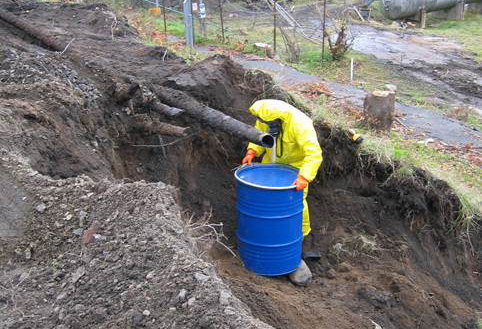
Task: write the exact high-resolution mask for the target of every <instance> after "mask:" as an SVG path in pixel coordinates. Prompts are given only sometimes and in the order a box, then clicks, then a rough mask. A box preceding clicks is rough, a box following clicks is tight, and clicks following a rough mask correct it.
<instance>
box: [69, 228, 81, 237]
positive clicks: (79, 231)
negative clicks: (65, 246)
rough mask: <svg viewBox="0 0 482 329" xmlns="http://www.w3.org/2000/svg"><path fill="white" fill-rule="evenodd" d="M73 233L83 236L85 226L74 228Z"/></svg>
mask: <svg viewBox="0 0 482 329" xmlns="http://www.w3.org/2000/svg"><path fill="white" fill-rule="evenodd" d="M72 233H73V234H74V235H77V236H81V235H82V233H84V229H83V228H77V229H75V230H73V231H72Z"/></svg>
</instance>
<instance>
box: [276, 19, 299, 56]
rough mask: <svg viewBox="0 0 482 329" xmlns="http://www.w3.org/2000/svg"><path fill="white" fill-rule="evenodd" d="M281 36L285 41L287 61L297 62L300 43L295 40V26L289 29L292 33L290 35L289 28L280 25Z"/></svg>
mask: <svg viewBox="0 0 482 329" xmlns="http://www.w3.org/2000/svg"><path fill="white" fill-rule="evenodd" d="M280 31H281V36H282V37H283V40H284V42H285V46H286V52H287V53H288V56H289V57H288V61H289V62H291V63H298V62H299V61H300V54H301V51H300V45H299V42H298V41H297V40H296V28H294V29H291V32H292V34H291V35H290V29H288V28H283V27H280Z"/></svg>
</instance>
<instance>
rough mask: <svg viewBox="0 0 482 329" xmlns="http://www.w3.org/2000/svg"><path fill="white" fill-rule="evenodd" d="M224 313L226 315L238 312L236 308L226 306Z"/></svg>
mask: <svg viewBox="0 0 482 329" xmlns="http://www.w3.org/2000/svg"><path fill="white" fill-rule="evenodd" d="M224 314H226V315H235V314H236V310H235V309H234V308H232V307H229V306H228V307H226V308H225V309H224Z"/></svg>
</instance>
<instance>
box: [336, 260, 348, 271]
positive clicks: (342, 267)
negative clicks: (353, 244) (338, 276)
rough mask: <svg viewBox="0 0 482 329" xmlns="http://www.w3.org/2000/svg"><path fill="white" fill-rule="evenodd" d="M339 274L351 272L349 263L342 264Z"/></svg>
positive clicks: (339, 267) (338, 268) (339, 266)
mask: <svg viewBox="0 0 482 329" xmlns="http://www.w3.org/2000/svg"><path fill="white" fill-rule="evenodd" d="M337 270H338V272H342V273H346V272H350V271H351V266H350V264H348V263H347V262H342V263H340V264H339V265H338V267H337Z"/></svg>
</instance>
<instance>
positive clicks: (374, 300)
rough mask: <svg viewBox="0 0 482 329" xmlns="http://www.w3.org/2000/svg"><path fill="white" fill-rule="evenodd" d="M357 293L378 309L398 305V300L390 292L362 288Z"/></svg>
mask: <svg viewBox="0 0 482 329" xmlns="http://www.w3.org/2000/svg"><path fill="white" fill-rule="evenodd" d="M357 293H358V296H359V297H361V298H363V299H365V300H367V301H368V302H369V303H370V304H372V305H373V306H374V307H375V308H376V309H382V308H390V307H393V306H395V304H396V300H395V298H394V296H393V295H392V294H391V293H390V292H388V291H383V290H378V289H377V288H375V287H373V286H368V287H362V288H360V289H359V290H358V292H357Z"/></svg>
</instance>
